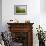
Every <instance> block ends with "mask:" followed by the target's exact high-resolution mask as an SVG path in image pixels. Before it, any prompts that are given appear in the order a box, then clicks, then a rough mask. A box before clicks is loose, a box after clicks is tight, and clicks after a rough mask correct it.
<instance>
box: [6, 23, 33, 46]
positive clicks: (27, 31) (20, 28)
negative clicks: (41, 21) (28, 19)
mask: <svg viewBox="0 0 46 46" xmlns="http://www.w3.org/2000/svg"><path fill="white" fill-rule="evenodd" d="M7 24H8V25H9V27H8V28H9V31H10V32H11V33H12V39H13V41H15V42H17V43H22V44H23V45H22V46H33V30H32V29H33V27H32V25H33V23H7Z"/></svg>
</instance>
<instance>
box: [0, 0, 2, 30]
mask: <svg viewBox="0 0 46 46" xmlns="http://www.w3.org/2000/svg"><path fill="white" fill-rule="evenodd" d="M0 31H2V0H0Z"/></svg>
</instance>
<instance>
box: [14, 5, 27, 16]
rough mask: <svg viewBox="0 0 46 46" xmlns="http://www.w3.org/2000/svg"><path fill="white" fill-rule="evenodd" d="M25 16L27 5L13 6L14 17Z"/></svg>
mask: <svg viewBox="0 0 46 46" xmlns="http://www.w3.org/2000/svg"><path fill="white" fill-rule="evenodd" d="M15 14H16V15H26V14H27V5H14V15H15Z"/></svg>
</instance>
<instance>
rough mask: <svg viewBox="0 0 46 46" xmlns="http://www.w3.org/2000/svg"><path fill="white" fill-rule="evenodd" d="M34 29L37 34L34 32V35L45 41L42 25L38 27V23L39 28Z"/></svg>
mask: <svg viewBox="0 0 46 46" xmlns="http://www.w3.org/2000/svg"><path fill="white" fill-rule="evenodd" d="M36 29H37V34H36V36H37V35H38V40H43V41H45V35H44V32H43V29H42V27H40V25H39V28H36Z"/></svg>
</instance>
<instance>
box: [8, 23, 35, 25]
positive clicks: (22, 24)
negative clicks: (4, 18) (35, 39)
mask: <svg viewBox="0 0 46 46" xmlns="http://www.w3.org/2000/svg"><path fill="white" fill-rule="evenodd" d="M7 24H8V25H14V24H18V25H21V24H22V25H23V24H31V25H33V24H34V23H7Z"/></svg>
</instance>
